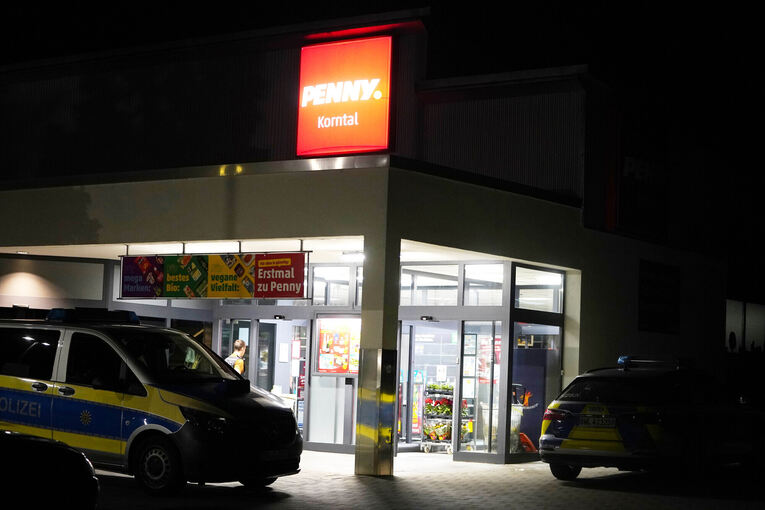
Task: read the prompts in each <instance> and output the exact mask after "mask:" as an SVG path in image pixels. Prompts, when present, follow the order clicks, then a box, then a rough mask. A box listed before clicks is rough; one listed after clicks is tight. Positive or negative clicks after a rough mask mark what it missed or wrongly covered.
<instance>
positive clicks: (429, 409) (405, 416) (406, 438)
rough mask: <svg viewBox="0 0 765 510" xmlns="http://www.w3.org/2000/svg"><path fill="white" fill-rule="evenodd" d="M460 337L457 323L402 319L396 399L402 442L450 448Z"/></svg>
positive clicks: (432, 449) (434, 449)
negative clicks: (397, 396) (399, 413)
mask: <svg viewBox="0 0 765 510" xmlns="http://www.w3.org/2000/svg"><path fill="white" fill-rule="evenodd" d="M459 338H460V335H459V322H458V321H443V322H414V321H412V322H409V321H404V322H403V323H402V333H401V346H400V349H401V351H400V352H401V354H400V356H401V357H400V360H401V361H400V367H401V368H400V376H399V402H400V409H401V415H400V421H401V434H400V441H401V442H402V443H403V444H415V445H417V447H418V448H420V449H422V450H425V451H441V452H444V451H447V452H451V450H452V429H453V427H454V423H453V418H454V413H455V412H456V411H455V410H456V409H457V408H455V407H454V402H455V401H456V399H455V388H456V386H457V385H456V383H457V377H458V376H459V365H458V358H459V350H460V344H459ZM404 350H407V352H408V354H407V355H406V356H405V355H404ZM407 365H408V366H407Z"/></svg>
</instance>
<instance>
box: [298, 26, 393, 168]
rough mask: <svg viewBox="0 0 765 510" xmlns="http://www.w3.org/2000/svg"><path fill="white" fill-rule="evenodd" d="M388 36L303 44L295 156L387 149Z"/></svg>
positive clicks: (388, 109) (388, 95)
mask: <svg viewBox="0 0 765 510" xmlns="http://www.w3.org/2000/svg"><path fill="white" fill-rule="evenodd" d="M391 39H392V38H391V37H390V36H384V37H371V38H366V39H354V40H350V41H338V42H332V43H326V44H316V45H313V46H305V47H304V48H303V49H302V53H301V57H300V98H299V102H298V133H297V155H298V156H323V155H328V154H351V153H356V152H369V151H378V150H384V149H387V148H388V117H389V112H390V66H391V44H392V42H391Z"/></svg>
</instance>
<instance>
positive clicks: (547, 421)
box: [539, 356, 765, 480]
mask: <svg viewBox="0 0 765 510" xmlns="http://www.w3.org/2000/svg"><path fill="white" fill-rule="evenodd" d="M734 397H735V396H734V395H730V394H726V393H725V392H724V391H722V390H721V387H720V385H719V384H717V383H715V381H714V380H713V379H712V378H711V377H709V376H707V375H705V374H703V373H701V372H699V371H696V370H692V369H690V368H684V367H683V366H681V365H679V364H677V363H668V362H661V361H650V360H645V359H640V358H634V357H629V356H622V357H620V358H619V361H618V365H617V367H616V368H604V369H596V370H590V371H589V372H587V373H585V374H582V375H580V376H579V377H577V378H576V379H574V380H573V381H572V382H571V384H569V385H568V386H567V387H566V388H565V389H564V390H563V392H562V393H561V394H560V396H558V398H557V399H555V400H554V401H553V402H552V403H551V404H550V405H549V406H548V408H547V410H546V411H545V414H544V417H543V421H542V431H541V436H540V439H539V454H540V457H541V460H542V461H544V462H547V463H549V465H550V471H551V472H552V474H553V475H554V476H555V477H556V478H558V479H561V480H573V479H575V478H576V477H577V476H578V475H579V473H580V472H581V470H582V468H583V467H599V466H603V467H616V468H619V469H620V470H641V469H659V468H662V469H667V470H670V471H674V472H676V473H678V474H691V475H693V474H697V473H699V472H700V470H702V469H704V467H706V466H709V465H711V464H712V463H714V462H750V461H751V462H752V463H753V464H758V463H759V460H760V459H762V458H763V457H765V447H764V446H765V445H763V442H762V440H761V439H759V438H753V437H752V431H753V430H756V428H757V426H759V425H760V424H761V423H762V418H763V413H762V411H760V410H758V409H755V408H753V407H751V406H748V405H746V404H742V403H741V402H736V399H735V398H734ZM757 441H759V443H758V442H757Z"/></svg>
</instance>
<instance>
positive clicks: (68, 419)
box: [0, 309, 303, 494]
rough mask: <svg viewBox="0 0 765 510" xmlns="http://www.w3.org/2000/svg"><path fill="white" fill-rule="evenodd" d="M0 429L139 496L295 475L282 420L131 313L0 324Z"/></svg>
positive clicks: (272, 406) (168, 332)
mask: <svg viewBox="0 0 765 510" xmlns="http://www.w3.org/2000/svg"><path fill="white" fill-rule="evenodd" d="M0 429H5V430H11V431H15V432H20V433H25V434H31V435H35V436H40V437H45V438H49V439H53V440H57V441H61V442H63V443H66V444H67V445H69V446H72V447H74V448H77V449H78V450H80V451H82V452H83V453H85V454H86V455H87V456H88V458H89V459H90V460H91V461H92V463H93V464H94V465H95V466H96V467H97V468H101V469H106V470H112V471H120V472H126V473H131V474H133V475H134V476H135V478H136V479H137V480H138V481H139V482H140V484H141V485H142V486H143V487H144V488H145V489H146V490H147V491H148V492H150V493H155V494H161V493H171V492H175V491H176V490H178V489H180V488H181V487H182V486H183V485H184V484H185V482H186V481H193V482H224V481H240V482H241V483H243V484H244V485H247V486H255V487H260V486H264V485H267V484H269V483H272V482H273V481H274V480H276V478H277V477H280V476H285V475H291V474H295V473H297V472H298V471H299V463H300V455H301V453H302V449H303V440H302V438H301V436H300V433H299V431H298V428H297V423H296V420H295V417H294V415H293V412H292V410H291V408H289V407H287V406H286V405H284V404H283V402H282V401H281V400H280V399H279V398H278V397H276V396H274V395H272V394H270V393H268V392H266V391H264V390H261V389H259V388H256V387H253V386H250V383H249V381H248V380H246V379H244V378H242V377H241V376H240V375H239V374H238V373H237V372H236V371H234V370H233V369H232V368H231V367H230V366H229V365H228V364H227V363H226V362H225V361H224V360H223V359H221V358H220V357H219V356H218V355H216V354H215V353H213V352H212V351H211V350H209V349H208V348H207V347H206V346H204V345H202V344H200V343H198V342H196V341H194V340H193V339H192V338H190V337H188V336H187V335H185V334H184V333H181V332H179V331H175V330H172V329H165V328H159V327H149V326H142V325H140V324H139V322H138V320H137V317H136V316H135V314H133V313H132V312H105V311H103V310H96V309H73V310H61V309H58V310H52V311H51V313H50V314H49V316H48V319H47V320H44V321H29V320H27V321H18V320H3V321H0Z"/></svg>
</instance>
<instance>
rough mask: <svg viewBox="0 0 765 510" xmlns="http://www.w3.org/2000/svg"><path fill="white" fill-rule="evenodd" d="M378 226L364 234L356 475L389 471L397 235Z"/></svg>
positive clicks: (392, 429)
mask: <svg viewBox="0 0 765 510" xmlns="http://www.w3.org/2000/svg"><path fill="white" fill-rule="evenodd" d="M381 230H382V231H381V232H380V233H379V234H377V235H367V236H365V237H364V256H365V258H364V286H363V288H364V291H363V300H362V307H361V353H360V358H361V359H360V366H359V381H358V383H359V387H358V390H359V391H358V413H357V419H356V468H355V472H356V474H357V475H376V476H390V475H392V474H393V446H394V444H393V441H395V430H396V428H395V425H396V424H395V416H396V413H395V406H396V387H397V384H396V383H397V376H396V349H397V339H398V301H399V254H400V251H401V236H400V235H398V234H391V232H390V230H389V228H388V227H387V226H386V227H385V228H384V229H381Z"/></svg>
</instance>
